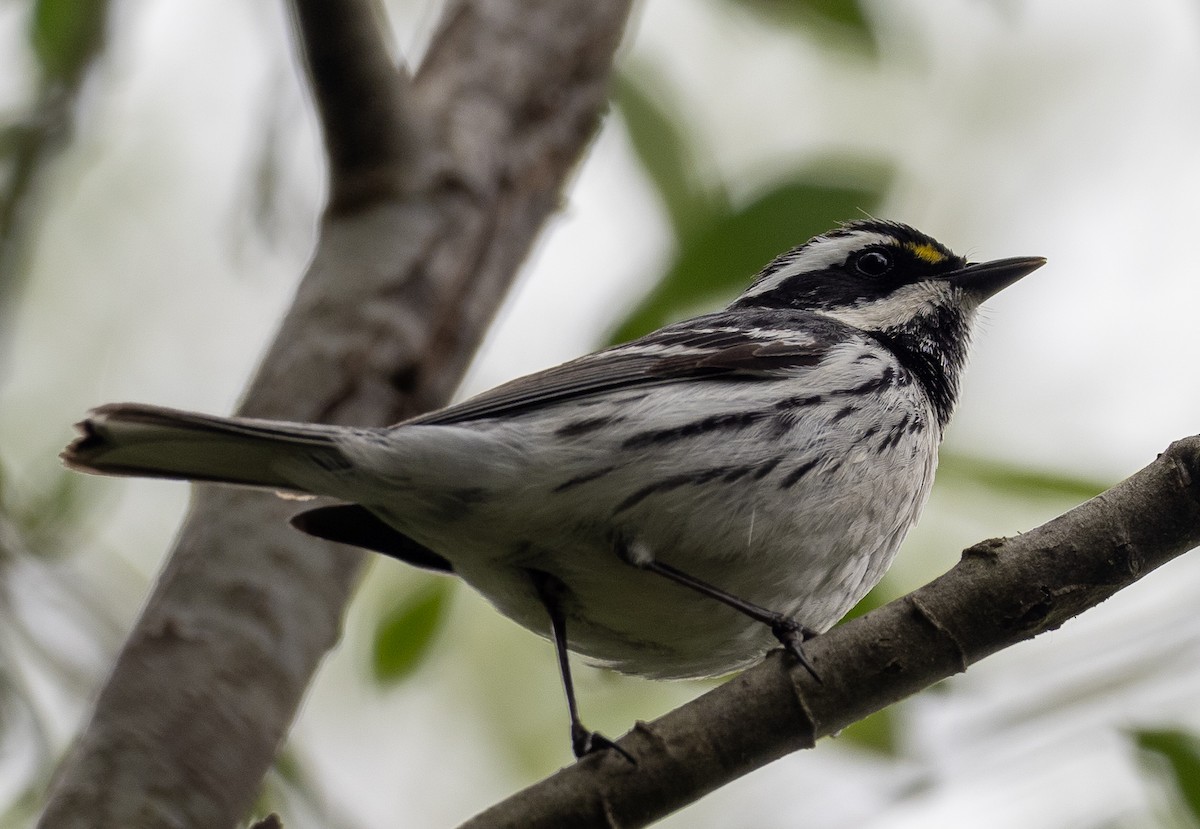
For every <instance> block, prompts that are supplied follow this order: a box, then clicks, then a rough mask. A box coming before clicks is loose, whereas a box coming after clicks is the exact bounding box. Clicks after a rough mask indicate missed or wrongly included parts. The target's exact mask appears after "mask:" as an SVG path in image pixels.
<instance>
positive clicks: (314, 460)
mask: <svg viewBox="0 0 1200 829" xmlns="http://www.w3.org/2000/svg"><path fill="white" fill-rule="evenodd" d="M76 428H77V429H78V430H79V432H80V437H78V438H76V439H75V441H74V442H72V443H71V445H70V446H68V447H67V448H66V450H64V451H63V453H62V455H61V457H62V460H63V462H64V463H65V464H66V465H67V466H68V467H70V468H72V469H77V470H79V471H81V472H92V473H97V474H101V475H138V476H146V477H154V478H175V479H182V480H190V481H215V482H220V483H230V484H241V485H244V486H256V487H267V488H270V489H284V490H296V491H301V492H308V491H309V489H308V487H307V486H306V485H305V484H304V482H303V481H300V480H297V479H296V478H297V476H296V475H295V474H293V473H294V471H296V470H302V469H305V468H308V469H312V468H318V469H323V470H326V471H335V470H337V469H340V468H345V467H346V466H348V462H347V459H346V457H345V455H343V454H342V452H341V450H340V449H339V448H338V445H337V442H336V441H335V439H334V436H335V434H336V429H337V427H333V426H328V427H326V426H319V425H312V424H301V423H286V422H283V421H273V420H254V419H250V418H236V417H216V416H213V415H205V414H198V413H195V412H184V411H179V410H177V409H167V408H163V407H160V406H147V405H142V404H138V403H113V404H109V405H107V406H101V407H99V408H97V409H93V410H92V411H91V412H89V413H88V417H87V418H86V419H85V420H83V421H82V422H81V423H79V424H77V425H76ZM301 477H303V476H301Z"/></svg>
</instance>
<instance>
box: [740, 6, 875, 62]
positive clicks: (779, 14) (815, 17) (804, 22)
mask: <svg viewBox="0 0 1200 829" xmlns="http://www.w3.org/2000/svg"><path fill="white" fill-rule="evenodd" d="M726 2H728V3H730V4H732V5H734V6H737V7H738V8H742V9H746V10H747V11H750V12H752V13H753V14H754V15H756V16H757V17H759V18H761V19H762V20H763V21H764V22H766V23H767V24H769V25H772V26H787V27H789V28H794V29H800V30H802V31H804V32H806V33H808V34H810V35H813V36H814V38H815V39H817V40H819V41H820V42H821V43H825V44H831V45H834V46H838V47H840V48H842V49H852V50H854V51H857V52H861V53H863V54H865V55H867V56H869V57H874V56H875V55H876V54H877V52H878V44H877V43H876V40H875V31H874V30H873V29H872V28H871V21H870V19H869V18H868V17H867V16H866V15H865V14H864V13H863V7H862V4H861V3H860V2H858V0H726Z"/></svg>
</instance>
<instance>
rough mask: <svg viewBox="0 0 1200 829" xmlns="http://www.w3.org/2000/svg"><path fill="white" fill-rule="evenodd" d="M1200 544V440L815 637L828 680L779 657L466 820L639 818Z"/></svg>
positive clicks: (492, 823) (808, 742) (1072, 612)
mask: <svg viewBox="0 0 1200 829" xmlns="http://www.w3.org/2000/svg"><path fill="white" fill-rule="evenodd" d="M1197 545H1200V436H1195V437H1190V438H1186V439H1184V440H1180V441H1177V442H1175V443H1173V444H1172V445H1171V446H1170V448H1168V449H1167V451H1166V452H1164V453H1163V454H1162V455H1160V456H1159V458H1158V460H1156V461H1155V462H1154V463H1152V464H1150V465H1149V466H1147V467H1146V468H1145V469H1143V470H1141V471H1140V472H1138V473H1137V474H1135V475H1134V476H1132V477H1131V478H1128V479H1127V480H1125V481H1123V482H1122V483H1120V484H1118V485H1117V486H1115V487H1113V488H1112V489H1110V490H1108V491H1107V492H1104V493H1102V494H1101V495H1099V496H1097V497H1096V498H1093V499H1092V500H1090V501H1088V502H1086V503H1084V504H1082V505H1080V506H1078V507H1076V508H1075V509H1073V510H1071V511H1070V512H1068V513H1066V514H1065V515H1062V516H1060V517H1058V518H1056V519H1054V520H1053V521H1051V522H1049V523H1048V524H1045V525H1043V526H1041V527H1038V528H1037V529H1035V530H1031V531H1030V532H1027V533H1024V534H1023V535H1019V536H1017V537H1015V538H1007V539H991V540H988V541H983V542H981V543H979V544H976V545H975V546H974V547H971V548H970V549H968V550H966V551H965V552H964V553H963V557H962V560H961V561H960V562H959V563H958V565H957V566H955V567H954V568H953V569H952V570H950V572H948V573H946V574H945V575H944V576H942V577H940V578H938V579H936V580H935V581H933V582H932V583H930V584H928V585H926V586H925V587H922V588H920V589H919V590H916V591H914V592H913V593H910V594H909V595H907V596H904V597H903V598H900V599H897V600H896V601H894V602H892V603H890V604H888V605H886V606H885V607H881V608H879V609H878V610H876V611H874V612H872V613H868V614H867V615H865V616H863V617H861V618H859V619H856V620H854V621H852V622H849V623H847V624H845V625H843V626H841V627H837V628H834V629H833V630H831V631H830V632H829V633H826V634H824V635H822V636H820V637H818V638H816V639H814V640H812V641H811V642H809V643H808V644H806V645H805V652H806V653H807V654H808V656H809V658H810V659H811V660H812V661H813V662H814V663H815V665H816V667H817V670H818V671H819V673H820V675H821V677H822V682H821V683H820V684H817V683H815V682H814V681H813V680H812V679H811V678H810V677H809V676H808V674H807V673H806V672H805V671H804V669H803V668H800V667H798V666H792V665H791V664H790V663H789V664H785V663H784V662H783V661H781V660H780V659H779V658H778V653H777V654H775V655H773V657H772V658H769V659H767V660H766V661H765V662H764V663H763V664H761V665H759V666H756V667H754V668H752V669H750V670H748V671H746V672H744V673H743V674H741V675H740V676H738V677H737V678H735V679H733V680H731V681H730V682H728V683H726V684H724V685H722V686H721V687H719V688H717V689H715V690H713V691H711V692H709V693H707V694H705V695H704V696H702V697H700V698H699V699H697V700H694V701H693V702H691V703H689V704H687V705H685V706H683V707H681V708H679V709H677V710H675V711H673V712H671V713H669V714H667V715H666V716H664V717H662V718H660V719H658V720H656V721H655V722H652V723H639V724H638V726H637V727H635V728H634V730H633V731H632V732H631V733H630V734H629V735H627V736H626V737H624V738H622V739H621V740H620V743H621V745H622V746H623V747H624V748H626V749H627V750H629V751H630V752H631V753H632V754H633V755H634V756H636V757H637V763H638V764H637V766H636V767H633V766H631V765H630V764H629V763H627V762H625V761H624V760H622V759H621V758H620V757H612V756H609V753H605V754H601V755H594V756H591V757H588V758H585V759H584V760H583V761H581V762H579V763H576V764H575V765H573V766H570V767H568V768H565V769H563V770H562V771H560V772H558V773H557V774H555V775H553V776H551V777H549V778H547V779H546V780H543V781H542V782H540V783H538V784H536V785H534V786H531V787H530V788H528V789H526V790H524V791H522V792H520V793H518V794H516V795H514V796H513V797H511V798H509V799H508V800H505V801H503V802H502V803H500V804H498V805H496V806H493V807H492V808H491V809H488V810H487V811H485V812H483V813H482V814H480V815H478V816H476V817H475V818H473V819H472V820H470V821H468V822H467V823H466V824H464V826H463V829H484V827H486V828H487V829H502V827H521V829H539V828H540V827H547V829H549V827H559V826H571V827H579V829H586V827H603V828H604V829H610V827H615V826H621V827H634V826H645V825H646V824H648V823H650V822H652V821H654V820H657V819H659V818H661V817H663V816H664V815H666V814H669V813H670V812H672V811H674V810H676V809H679V808H680V807H682V806H684V805H686V804H688V803H691V802H692V801H695V800H697V799H698V798H700V797H701V796H703V795H704V794H706V793H708V792H710V791H712V790H713V789H716V788H718V787H719V786H721V785H723V784H725V783H728V782H729V781H731V780H733V779H735V778H737V777H740V776H742V775H743V774H746V773H748V772H750V771H752V770H754V769H756V768H759V767H761V766H764V765H766V764H767V763H769V762H771V761H772V760H775V759H778V758H779V757H782V756H783V755H785V754H788V753H790V752H792V751H796V750H798V749H801V748H809V747H811V746H812V745H813V743H814V742H815V741H816V740H817V739H818V738H820V737H825V736H828V735H831V734H835V733H837V732H838V731H840V730H841V729H843V728H845V727H846V726H848V725H850V724H851V723H853V722H856V721H858V720H860V719H862V718H863V717H865V716H867V715H868V714H870V713H873V712H875V711H878V710H880V709H882V708H885V707H886V706H888V705H890V704H892V703H893V702H896V701H898V700H901V699H903V698H905V697H907V696H910V695H912V694H915V693H916V692H917V691H920V690H921V689H923V688H927V687H929V686H930V685H932V684H933V683H935V682H937V681H938V680H941V679H944V678H946V677H948V676H950V675H952V674H955V673H959V672H960V671H963V670H966V668H967V667H968V666H969V665H972V664H974V663H975V662H978V661H979V660H980V659H983V658H984V657H985V656H988V655H990V654H992V653H995V652H996V651H998V650H1001V649H1003V648H1006V647H1009V646H1011V645H1014V644H1016V643H1017V642H1021V641H1024V640H1026V639H1030V638H1032V637H1034V636H1037V635H1038V634H1040V633H1043V632H1045V631H1047V630H1053V629H1055V628H1057V627H1058V626H1060V625H1061V624H1062V623H1063V622H1065V621H1067V620H1068V619H1070V618H1072V617H1073V616H1076V615H1078V614H1080V613H1082V612H1083V611H1085V610H1087V609H1088V608H1090V607H1093V606H1095V605H1097V604H1099V603H1100V602H1102V601H1104V600H1105V599H1107V598H1108V597H1109V596H1111V595H1113V594H1114V593H1116V592H1117V591H1118V590H1121V589H1122V588H1124V587H1127V586H1129V585H1130V584H1132V583H1133V582H1135V581H1137V580H1138V579H1140V578H1141V577H1142V576H1144V575H1145V574H1147V573H1149V572H1150V571H1151V570H1154V569H1155V568H1157V567H1160V566H1161V565H1163V564H1165V563H1166V562H1168V561H1170V560H1171V559H1172V558H1175V557H1177V556H1179V555H1182V554H1183V553H1185V552H1187V551H1188V550H1190V549H1192V548H1194V547H1196V546H1197Z"/></svg>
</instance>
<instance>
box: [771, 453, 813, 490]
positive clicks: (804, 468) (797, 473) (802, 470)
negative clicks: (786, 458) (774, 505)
mask: <svg viewBox="0 0 1200 829" xmlns="http://www.w3.org/2000/svg"><path fill="white" fill-rule="evenodd" d="M819 462H820V461H819V459H816V458H814V459H813V460H811V461H809V462H808V463H806V464H803V465H801V466H798V467H796V468H795V469H793V470H792V471H791V472H789V473H788V474H787V475H786V476H785V477H784V479H783V480H782V481H780V483H779V488H780V489H790V488H791V487H792V486H794V485H795V484H796V482H797V481H799V480H800V479H801V478H803V477H804V476H805V475H807V474H808V473H809V472H811V471H812V469H813V467H814V466H816V465H817V464H818V463H819Z"/></svg>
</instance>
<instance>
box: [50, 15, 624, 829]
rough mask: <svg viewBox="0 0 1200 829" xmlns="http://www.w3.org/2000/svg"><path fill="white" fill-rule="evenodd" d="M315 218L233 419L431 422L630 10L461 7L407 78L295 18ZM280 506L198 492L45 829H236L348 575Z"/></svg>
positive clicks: (63, 778) (533, 219)
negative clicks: (319, 201)
mask: <svg viewBox="0 0 1200 829" xmlns="http://www.w3.org/2000/svg"><path fill="white" fill-rule="evenodd" d="M294 11H295V21H296V26H295V29H296V32H297V35H298V40H299V45H300V49H301V51H302V52H303V53H304V58H305V62H306V64H307V66H308V68H309V78H310V82H311V86H312V90H313V95H314V100H315V103H316V106H317V110H318V113H319V114H320V117H321V123H322V127H323V130H324V134H325V144H326V147H327V149H328V155H329V179H330V180H329V193H330V196H329V204H328V207H327V210H326V214H325V216H324V219H323V222H322V225H321V228H320V236H319V239H318V243H317V248H316V251H315V254H314V257H313V260H312V263H311V265H310V266H309V269H308V272H307V274H306V275H305V277H304V279H303V281H302V283H301V285H300V287H299V290H298V293H297V296H296V301H295V304H294V306H293V307H292V309H291V310H290V312H289V314H288V315H287V318H286V319H285V321H284V322H283V324H282V327H281V329H280V331H279V334H278V336H277V338H276V340H275V342H274V344H273V346H272V347H271V349H270V351H269V353H268V354H267V356H266V357H265V358H264V360H263V362H262V364H261V366H260V368H259V371H258V373H257V376H256V377H255V379H254V380H253V382H252V383H251V384H250V386H249V388H248V389H247V391H246V394H245V398H244V401H243V403H242V405H241V406H240V409H239V411H240V413H242V414H246V415H253V416H260V417H275V418H286V419H291V420H314V421H324V422H329V423H343V424H374V425H381V424H386V423H390V422H394V421H396V420H399V419H401V418H403V417H405V416H409V415H412V414H415V413H417V412H420V411H423V410H426V409H429V408H433V407H436V406H438V405H441V404H444V403H445V402H446V400H447V399H448V397H449V396H450V394H451V392H452V391H453V389H454V388H455V386H456V385H457V383H458V380H459V378H460V376H461V374H462V371H463V369H464V368H465V366H466V365H467V362H468V361H469V359H470V356H471V354H472V352H473V351H474V349H475V347H476V345H477V344H478V342H479V340H480V338H481V336H482V333H483V330H484V328H485V327H486V325H487V323H488V322H489V321H490V319H491V316H492V314H493V312H494V310H495V308H496V307H497V305H498V304H499V302H500V300H501V298H502V296H503V294H504V292H505V290H506V289H507V287H508V286H509V284H510V282H511V281H512V278H513V275H514V273H515V272H516V270H517V268H518V267H519V265H520V263H521V261H522V260H523V259H524V257H525V255H526V252H527V251H528V249H529V247H530V244H531V243H532V241H533V239H534V238H535V236H536V234H537V232H538V230H539V228H540V227H541V225H542V223H543V221H544V220H545V219H546V217H547V216H548V215H549V214H550V213H551V212H552V211H553V210H554V209H555V208H556V206H557V205H558V203H559V201H560V199H561V195H560V194H561V190H562V187H563V185H564V182H565V181H566V179H567V178H568V176H569V174H570V172H571V170H572V168H573V167H574V165H575V164H576V162H577V160H578V159H579V157H580V155H581V154H582V152H583V150H584V148H585V147H586V145H587V143H588V141H589V139H590V138H591V136H592V135H593V134H594V132H595V129H596V126H597V124H598V121H599V116H600V114H601V113H602V111H603V109H604V106H605V101H606V92H607V83H608V76H609V72H610V68H611V62H612V58H613V53H614V51H615V49H616V47H617V45H618V43H619V42H620V38H621V33H622V29H623V26H624V23H625V20H626V17H627V15H628V12H629V3H628V2H627V0H600V2H597V0H461V1H460V2H455V3H451V4H450V5H449V7H448V10H447V12H446V14H445V17H444V19H443V21H442V23H441V25H440V28H439V31H438V32H437V34H436V35H435V37H434V39H433V42H432V45H431V46H430V49H429V53H428V56H427V58H426V59H425V61H424V63H423V65H422V66H421V69H420V71H419V72H418V74H417V76H416V77H415V78H409V77H408V76H406V75H405V74H404V73H402V72H401V71H399V70H397V69H396V68H395V66H394V64H393V62H392V60H391V58H390V57H389V56H388V55H387V53H386V51H385V49H384V47H383V41H382V38H381V37H380V33H379V31H378V28H377V26H378V18H377V14H378V13H379V10H378V9H376V8H375V7H374V6H373V2H372V0H340V2H329V0H295V3H294ZM294 511H295V507H294V505H289V504H288V503H287V502H284V501H280V500H278V499H276V498H274V497H271V496H264V495H262V494H256V493H250V492H243V491H237V490H230V489H220V488H206V489H197V490H196V492H195V495H194V497H193V500H192V504H191V507H190V510H189V513H188V516H187V519H186V521H185V524H184V526H183V529H182V531H181V533H180V536H179V539H178V541H177V544H176V547H175V549H174V551H173V552H172V553H171V554H170V558H169V560H168V562H167V564H166V565H165V567H164V570H163V572H162V574H161V576H160V578H159V580H158V582H157V584H156V585H155V587H154V590H153V593H152V595H151V596H150V598H149V600H148V602H147V605H146V608H145V609H144V611H143V612H142V615H141V617H140V619H139V620H138V622H137V623H136V626H135V628H134V630H133V631H132V632H131V633H130V635H129V639H128V641H127V642H126V644H125V646H124V648H123V650H122V652H121V653H120V655H119V657H118V659H117V661H116V663H115V666H114V668H113V670H112V674H111V675H110V676H109V678H108V680H107V682H106V684H105V685H104V687H103V689H102V690H101V691H100V694H99V697H98V699H97V702H96V706H95V710H94V712H93V714H92V717H91V720H90V721H89V722H88V723H87V725H86V726H85V728H84V730H83V732H82V733H81V734H80V736H79V738H78V741H77V743H76V745H75V746H74V748H73V750H72V751H71V753H70V754H69V755H68V757H67V758H66V759H65V760H64V762H63V764H62V766H61V767H60V768H59V770H58V773H57V775H56V778H55V781H54V783H53V785H52V787H51V791H50V794H49V799H48V803H47V806H46V808H45V811H44V813H43V815H42V818H41V821H40V823H39V825H40V826H42V827H46V829H51V828H52V829H71V827H89V829H95V827H122V829H131V828H132V827H160V826H171V827H196V828H197V829H213V828H214V827H222V826H226V827H228V826H233V825H235V824H236V823H237V822H238V821H239V820H240V819H241V818H242V817H243V816H244V815H245V813H246V811H247V810H248V809H249V808H250V805H251V803H252V801H253V798H254V796H255V793H256V792H257V790H258V786H259V781H260V780H261V778H262V776H263V773H264V772H265V771H266V769H267V767H268V765H269V763H270V762H271V759H272V757H273V756H274V754H275V751H276V749H277V747H278V746H279V743H280V741H281V740H282V739H283V737H284V735H285V733H286V731H287V728H288V725H289V723H290V722H291V719H292V716H293V714H294V712H295V710H296V707H297V705H298V703H299V701H300V698H301V695H302V694H303V692H304V689H305V688H306V687H307V685H308V683H309V681H310V679H311V676H312V674H313V672H314V671H315V669H316V666H317V664H318V662H319V660H320V658H321V656H322V655H323V654H324V653H325V652H326V651H327V650H328V649H329V648H330V647H331V646H332V645H333V643H334V642H335V641H336V640H337V637H338V634H339V628H340V622H341V617H342V612H343V609H344V608H345V605H346V603H347V601H348V600H349V597H350V594H351V592H352V590H353V587H354V585H355V583H356V581H357V578H358V573H359V571H360V567H361V561H362V556H361V555H360V554H357V553H355V552H352V551H348V550H347V549H345V548H341V547H338V546H336V545H330V544H325V543H322V542H319V541H316V540H314V539H309V538H306V537H304V536H302V535H300V534H299V533H296V532H295V531H293V530H291V529H290V528H289V527H288V526H287V523H286V519H287V516H288V515H289V514H290V513H291V512H294Z"/></svg>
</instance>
